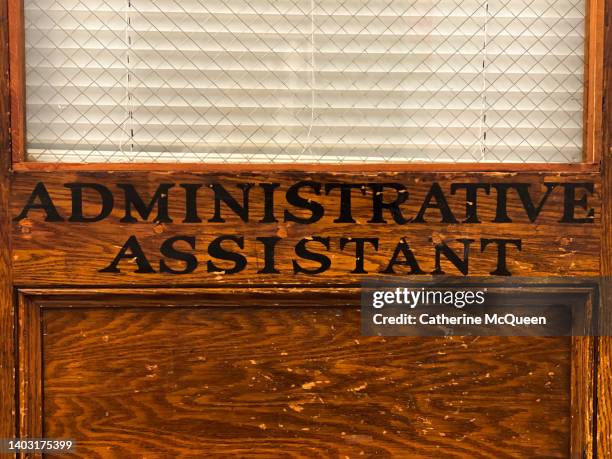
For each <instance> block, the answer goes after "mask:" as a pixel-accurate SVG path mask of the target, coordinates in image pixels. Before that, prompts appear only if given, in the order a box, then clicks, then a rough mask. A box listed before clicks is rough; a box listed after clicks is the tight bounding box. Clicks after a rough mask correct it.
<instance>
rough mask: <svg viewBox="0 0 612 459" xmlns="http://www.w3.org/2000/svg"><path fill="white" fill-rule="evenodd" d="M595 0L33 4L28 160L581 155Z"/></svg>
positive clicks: (543, 158)
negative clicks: (589, 20) (590, 0)
mask: <svg viewBox="0 0 612 459" xmlns="http://www.w3.org/2000/svg"><path fill="white" fill-rule="evenodd" d="M585 8H586V7H585V3H584V1H583V0H526V1H523V0H489V1H475V0H435V1H429V0H418V1H403V0H344V1H332V0H303V1H302V0H299V1H298V0H223V1H219V0H202V1H198V0H181V1H170V0H164V1H147V0H104V1H100V0H88V1H84V0H83V1H78V0H26V1H25V20H26V95H27V97H26V112H27V114H26V116H27V122H26V127H27V158H28V160H31V161H46V162H50V161H51V162H55V161H59V162H161V161H166V162H168V161H170V162H175V161H178V162H253V163H261V162H277V163H287V162H289V163H298V162H319V163H362V162H380V163H385V162H410V161H430V162H474V161H476V162H565V163H566V162H579V161H581V160H582V138H583V93H584V88H583V86H584V49H585V38H584V37H585Z"/></svg>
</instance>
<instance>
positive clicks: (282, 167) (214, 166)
mask: <svg viewBox="0 0 612 459" xmlns="http://www.w3.org/2000/svg"><path fill="white" fill-rule="evenodd" d="M13 168H14V170H15V171H17V172H92V171H93V172H95V171H103V172H129V171H133V172H208V173H232V172H233V173H237V172H267V173H278V172H280V173H283V172H301V173H322V172H333V173H362V172H369V173H376V172H382V173H385V172H426V173H435V172H492V173H495V172H556V173H567V174H575V173H579V172H598V171H599V163H586V162H585V163H576V164H567V163H419V162H414V163H405V164H313V163H304V164H295V163H291V164H238V163H237V164H218V163H79V164H75V163H38V162H20V163H15V164H14V165H13Z"/></svg>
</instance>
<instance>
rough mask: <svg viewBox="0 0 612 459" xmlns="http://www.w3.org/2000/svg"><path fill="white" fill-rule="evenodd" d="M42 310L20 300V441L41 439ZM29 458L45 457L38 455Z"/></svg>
mask: <svg viewBox="0 0 612 459" xmlns="http://www.w3.org/2000/svg"><path fill="white" fill-rule="evenodd" d="M40 311H41V309H40V307H38V306H37V305H36V304H34V303H33V302H31V301H30V299H29V298H28V297H27V296H24V295H20V296H19V349H20V350H23V352H20V356H19V383H20V385H19V421H20V423H19V437H20V438H22V439H25V438H42V436H43V431H42V420H43V417H42V416H43V413H42V409H43V398H42V384H43V377H42V364H43V362H42V336H41V322H40V321H41V318H40ZM23 456H24V457H28V458H35V457H42V456H41V455H36V454H27V455H23Z"/></svg>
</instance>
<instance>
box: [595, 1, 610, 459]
mask: <svg viewBox="0 0 612 459" xmlns="http://www.w3.org/2000/svg"><path fill="white" fill-rule="evenodd" d="M606 8H607V11H606V36H605V46H604V48H605V65H604V71H605V77H604V84H605V88H604V93H605V95H606V97H605V105H604V110H603V113H604V116H605V120H604V145H605V148H604V149H603V151H604V153H603V158H602V178H601V196H602V203H603V205H602V216H601V222H602V225H601V228H602V235H601V275H602V276H606V277H607V278H608V279H609V278H610V276H612V231H611V230H610V228H612V114H610V100H611V99H610V98H611V97H612V23H611V21H612V1H610V0H607V1H606ZM605 284H606V285H607V284H609V282H606V283H605ZM608 290H609V289H608ZM602 296H603V298H604V301H603V302H602V304H603V305H604V307H606V308H605V309H604V311H602V312H603V314H601V316H602V319H603V320H605V321H606V322H605V323H604V324H603V330H605V331H607V332H608V333H606V335H608V336H602V337H600V338H599V340H598V343H597V346H598V350H597V353H598V362H597V363H598V365H597V399H596V403H597V445H596V448H597V454H598V455H599V457H612V337H611V336H610V331H611V330H612V320H611V318H610V310H609V309H610V304H612V303H611V302H610V300H612V292H611V291H604V292H602ZM606 305H607V306H606Z"/></svg>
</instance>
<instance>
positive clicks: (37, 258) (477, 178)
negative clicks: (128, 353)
mask: <svg viewBox="0 0 612 459" xmlns="http://www.w3.org/2000/svg"><path fill="white" fill-rule="evenodd" d="M598 179H599V176H598V175H597V174H592V175H576V174H574V175H573V176H572V177H571V180H572V181H575V182H581V181H586V182H593V183H595V185H596V186H595V193H594V194H593V196H591V197H590V203H589V205H591V206H593V207H594V208H596V209H597V208H599V205H600V201H599V191H598V187H597V182H598ZM299 180H315V181H320V182H323V183H328V182H348V183H364V182H377V183H380V182H398V183H402V184H404V185H406V186H407V187H408V189H409V199H408V201H407V202H406V203H404V204H403V205H402V209H405V214H406V215H412V216H414V215H415V214H416V213H417V212H418V209H419V207H420V205H421V203H422V201H423V199H424V197H425V195H426V193H427V191H428V190H429V188H430V187H431V184H432V183H433V182H438V183H440V186H441V187H442V188H443V189H444V190H445V191H446V192H447V193H446V194H447V195H448V196H447V198H448V200H449V204H450V206H451V208H452V209H453V211H454V212H455V213H456V214H457V215H458V216H461V215H463V214H464V212H465V196H461V193H457V194H456V195H455V196H451V195H450V193H449V192H448V188H449V186H450V183H451V182H455V183H457V182H459V183H461V182H470V183H473V182H486V183H488V182H493V183H502V182H506V183H507V182H516V181H520V182H523V183H531V184H532V188H533V193H534V199H536V200H537V199H538V198H537V197H536V196H538V193H539V192H541V190H542V187H543V185H542V184H543V183H544V182H554V181H557V182H558V181H563V180H566V179H565V178H564V177H563V176H561V175H559V174H553V173H549V174H535V173H534V174H521V175H520V177H519V178H518V179H517V176H516V175H515V174H511V173H508V174H499V173H498V174H484V173H483V174H475V173H472V174H468V173H465V174H458V173H448V174H425V173H421V174H408V173H378V174H376V173H365V172H364V173H362V174H360V175H359V176H355V175H354V174H339V173H337V174H331V173H330V174H323V173H321V174H309V175H305V174H304V173H278V174H274V175H270V174H263V173H262V174H259V173H246V172H245V173H242V174H214V173H208V174H204V173H202V174H196V173H145V172H140V173H136V172H108V173H102V172H98V173H85V172H81V173H77V172H72V173H63V174H56V173H18V174H16V175H15V179H14V180H13V191H12V193H13V201H12V215H13V217H15V216H17V215H18V214H19V213H20V211H21V209H22V207H23V206H24V205H25V203H26V202H27V201H28V199H29V197H30V194H31V193H32V190H33V188H34V186H35V185H36V183H38V182H44V183H45V185H46V187H47V189H48V191H49V193H50V194H51V196H52V198H53V200H54V203H55V206H56V208H57V209H58V212H59V213H60V215H63V216H67V215H68V214H69V213H70V212H71V209H72V207H71V206H72V204H71V200H70V192H69V190H68V189H67V188H66V187H64V184H65V183H68V182H76V181H80V182H96V183H102V184H104V185H105V186H107V187H109V188H111V189H113V191H117V190H118V188H116V184H117V183H124V182H125V183H132V184H133V185H134V186H135V187H136V188H137V189H138V190H139V192H140V193H141V194H142V196H148V198H147V200H148V199H150V197H151V196H152V195H153V193H154V191H155V190H156V189H157V187H158V186H159V184H160V183H162V182H166V183H202V184H204V186H203V188H202V195H201V197H200V199H199V205H200V216H201V218H202V219H204V220H206V219H209V218H210V217H211V199H212V195H211V194H210V193H209V194H207V193H208V192H210V189H209V188H208V187H207V185H208V184H211V183H219V184H222V185H223V186H224V187H225V188H226V189H227V190H231V191H234V195H235V196H237V195H236V193H235V190H237V188H236V186H237V185H238V184H242V183H245V182H248V183H254V184H258V183H270V182H276V183H279V184H280V187H279V188H278V196H277V198H278V199H276V201H275V205H276V215H277V216H278V218H279V219H280V220H281V221H279V222H278V223H272V224H270V223H268V224H262V223H258V222H259V221H260V220H261V219H262V217H263V213H262V212H263V209H262V206H261V202H262V200H263V197H262V194H261V193H262V191H261V189H260V188H259V187H257V186H256V187H254V188H253V189H252V191H251V208H250V219H249V222H248V223H245V222H243V221H242V220H241V219H240V218H239V217H238V216H236V215H234V214H232V213H231V212H230V211H229V210H228V209H224V211H223V212H224V218H225V219H226V222H225V223H214V224H213V223H207V222H204V223H201V224H184V223H181V221H182V219H183V216H184V200H183V199H184V196H183V193H181V191H180V189H179V187H176V190H177V192H176V193H174V192H173V191H172V190H171V191H170V203H169V207H170V214H171V216H173V217H174V218H175V220H174V222H173V223H172V224H155V223H153V222H140V223H134V224H125V223H121V222H120V221H119V220H120V218H121V217H122V215H123V214H122V210H121V209H122V199H123V198H122V196H121V195H120V193H119V194H118V195H117V196H116V199H115V204H116V206H115V211H114V213H113V214H112V215H111V216H110V217H109V218H108V219H106V220H104V221H101V222H98V223H93V224H83V223H70V222H57V223H56V222H51V223H49V222H45V221H44V218H45V215H44V213H43V212H41V211H36V210H34V211H32V213H31V215H28V218H26V219H24V220H21V221H19V222H14V226H13V232H14V236H13V264H14V275H15V282H16V284H18V285H20V286H52V285H63V286H67V285H92V286H94V285H97V286H102V285H107V286H110V285H114V286H116V287H120V286H125V285H131V284H140V285H212V284H222V283H234V284H236V283H248V284H268V285H270V284H277V285H282V284H300V283H303V284H338V283H342V284H346V283H356V282H359V281H360V279H361V278H362V277H363V275H357V274H356V275H353V274H351V272H352V271H353V270H354V268H355V259H354V253H352V252H351V251H347V250H345V251H341V250H340V249H339V247H338V240H339V238H340V237H366V236H369V237H372V236H375V237H378V238H379V239H380V247H379V250H378V252H375V253H374V252H372V253H368V254H366V257H365V258H366V270H367V271H368V273H369V274H370V275H372V274H376V273H377V272H380V271H381V270H384V268H385V267H386V266H387V264H388V260H389V257H390V256H391V254H392V252H393V250H394V248H395V245H396V244H397V243H398V242H399V240H400V239H401V238H405V239H406V240H407V241H408V242H409V243H410V245H411V247H414V250H415V255H416V256H417V258H419V254H418V252H419V251H420V252H421V255H420V258H421V260H420V261H421V262H422V268H423V269H424V270H425V271H426V272H431V271H432V269H433V262H434V257H433V243H432V241H437V240H445V241H446V240H448V241H452V240H453V239H456V238H472V239H475V240H477V241H478V240H480V238H486V237H506V238H518V239H522V240H523V249H522V251H521V252H520V253H519V252H516V253H513V254H512V256H510V257H509V262H508V263H509V267H510V269H511V271H513V272H514V274H515V275H524V276H547V275H551V274H553V275H575V276H586V275H597V274H598V273H599V260H598V258H599V243H600V233H599V230H598V228H599V216H598V215H596V220H595V223H592V224H559V218H560V214H559V211H560V209H561V208H562V202H561V201H562V199H563V192H562V190H557V191H556V192H554V193H553V194H551V196H550V198H549V200H548V201H547V206H546V208H544V210H543V211H542V213H541V215H540V217H539V219H538V222H537V224H531V223H529V220H528V219H527V218H526V216H525V212H524V209H523V208H522V205H521V204H520V201H519V200H518V199H513V200H509V202H508V208H509V212H510V214H511V215H512V217H513V219H514V222H513V223H504V224H492V223H491V221H492V220H493V219H494V216H495V206H496V197H495V196H494V193H493V192H492V194H491V196H488V197H485V196H483V197H481V198H480V200H479V215H480V218H481V220H482V223H480V224H474V225H467V224H458V225H448V224H442V223H440V215H439V213H438V212H437V211H436V210H435V209H434V210H433V211H432V214H431V217H428V223H427V224H407V225H396V224H394V223H393V221H392V220H391V221H390V222H388V223H387V224H371V223H368V220H369V219H370V218H371V208H372V192H371V190H367V191H366V194H365V196H362V195H361V194H360V193H355V195H354V196H353V209H354V213H353V215H354V218H355V219H356V223H354V224H345V223H344V224H337V223H334V222H333V221H334V219H335V218H337V215H336V214H337V211H338V208H339V193H335V194H334V193H332V194H330V195H329V196H314V195H312V199H316V200H317V201H319V202H321V203H322V204H323V205H324V207H325V208H326V209H327V210H328V212H327V214H326V216H324V217H323V219H322V220H321V221H320V222H318V223H316V224H312V225H305V224H293V223H291V222H290V223H284V222H282V215H283V209H285V208H287V205H286V204H285V203H284V202H282V201H283V197H284V193H285V192H286V190H287V188H288V187H289V186H290V185H292V184H294V183H295V182H296V181H299ZM258 193H259V194H258ZM309 196H310V195H309ZM240 199H241V198H240ZM510 201H511V202H510ZM536 202H537V201H536ZM220 234H233V235H244V236H245V248H244V249H243V250H241V252H242V253H243V254H244V255H245V256H246V257H247V259H248V265H247V268H246V269H245V270H244V271H242V272H240V273H237V274H233V275H230V274H227V275H226V274H224V273H219V272H213V273H208V272H207V270H206V261H207V260H209V259H210V257H209V255H208V253H207V246H208V244H209V243H210V241H211V240H212V239H214V238H216V237H218V236H219V235H220ZM130 235H135V236H137V237H138V240H139V241H140V243H141V245H142V248H143V250H144V251H145V253H146V254H147V256H149V257H151V258H150V260H151V263H152V264H153V265H155V266H158V265H159V258H160V257H159V247H160V244H161V243H162V242H163V241H164V240H165V239H167V238H168V237H171V236H176V235H194V236H197V244H198V247H199V248H198V247H196V250H195V253H196V254H197V257H198V259H199V261H200V266H199V268H198V269H196V271H194V272H192V273H190V274H185V275H168V274H166V275H164V274H160V273H155V274H146V275H143V274H138V273H135V272H134V271H135V269H134V268H133V266H129V263H127V262H124V266H123V269H122V272H121V273H119V274H116V273H115V274H109V273H100V272H99V271H100V270H102V269H103V268H105V267H106V266H108V264H109V263H110V262H111V261H112V260H113V258H114V257H115V256H116V254H117V253H118V251H119V249H120V248H121V246H123V244H124V243H125V241H126V240H127V238H128V237H129V236H130ZM313 235H319V236H328V237H330V238H332V242H331V243H330V251H329V252H328V254H329V255H330V256H331V257H333V263H332V267H331V268H330V269H329V270H328V271H326V272H325V273H322V274H320V275H317V276H309V275H303V274H302V275H295V274H294V273H293V266H292V259H294V258H295V253H294V246H295V244H296V243H297V242H298V241H300V240H301V239H303V238H309V237H312V236H313ZM264 236H279V237H282V238H283V240H282V241H281V242H280V243H279V244H278V249H277V258H276V259H277V264H278V267H277V269H278V270H279V271H280V274H275V275H266V274H258V271H259V270H260V269H261V263H262V261H261V260H262V259H263V253H262V248H261V246H260V245H259V244H257V242H256V241H255V239H256V238H257V237H264ZM449 243H450V242H449ZM126 263H127V266H126V265H125V264H126ZM496 263H497V254H496V253H495V252H494V251H485V252H483V253H480V250H478V253H475V252H474V254H473V257H472V258H471V261H470V264H471V267H470V274H471V275H488V274H489V273H490V272H491V271H492V270H493V269H494V268H495V266H496ZM400 273H401V270H400V271H399V272H398V274H400ZM448 273H449V274H457V273H459V272H458V271H457V270H456V268H454V267H453V266H449V267H448Z"/></svg>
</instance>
